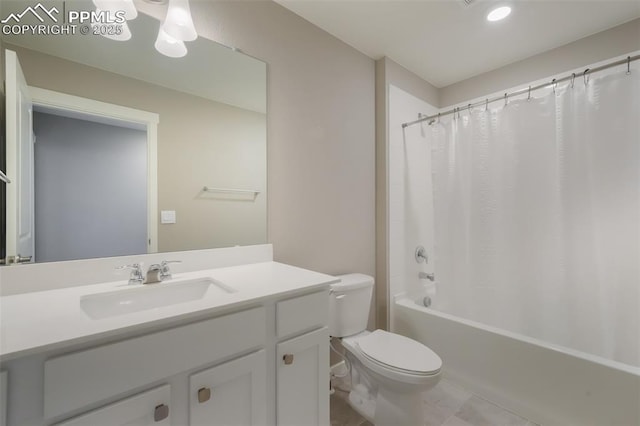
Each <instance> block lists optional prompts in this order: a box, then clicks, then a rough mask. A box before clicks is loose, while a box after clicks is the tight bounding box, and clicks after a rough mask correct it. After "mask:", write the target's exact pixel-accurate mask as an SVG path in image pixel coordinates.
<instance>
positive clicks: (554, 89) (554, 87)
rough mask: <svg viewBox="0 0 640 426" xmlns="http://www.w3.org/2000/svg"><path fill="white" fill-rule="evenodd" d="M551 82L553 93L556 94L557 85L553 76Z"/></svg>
mask: <svg viewBox="0 0 640 426" xmlns="http://www.w3.org/2000/svg"><path fill="white" fill-rule="evenodd" d="M551 84H552V85H553V94H554V95H555V94H556V87H558V83H557V82H556V79H555V78H554V79H553V80H551Z"/></svg>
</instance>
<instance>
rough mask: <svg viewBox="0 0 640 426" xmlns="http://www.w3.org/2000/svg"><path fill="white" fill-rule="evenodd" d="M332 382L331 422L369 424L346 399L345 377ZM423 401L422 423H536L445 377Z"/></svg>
mask: <svg viewBox="0 0 640 426" xmlns="http://www.w3.org/2000/svg"><path fill="white" fill-rule="evenodd" d="M334 386H335V387H336V392H335V393H334V394H333V395H332V396H331V426H373V425H372V424H371V423H369V422H368V421H367V420H366V419H364V418H363V417H362V416H360V415H359V414H358V413H357V412H355V411H354V410H353V409H352V408H351V407H350V406H349V404H348V403H347V398H348V392H347V391H346V390H347V389H348V381H347V380H340V379H334ZM338 388H340V389H344V390H338ZM423 403H424V413H425V423H424V426H537V425H536V424H535V423H533V422H530V421H528V420H527V419H525V418H523V417H520V416H518V415H517V414H514V413H512V412H510V411H507V410H505V409H504V408H502V407H499V406H497V405H495V404H493V403H492V402H489V401H487V400H485V399H482V398H480V397H478V396H476V395H474V394H472V393H471V392H468V391H466V390H464V389H463V388H461V387H460V386H458V385H456V384H454V383H452V382H451V381H449V380H445V379H442V380H440V382H439V383H438V385H436V387H434V388H433V389H430V390H429V391H427V392H425V394H424V401H423ZM416 426H418V425H416ZM420 426H422V425H420Z"/></svg>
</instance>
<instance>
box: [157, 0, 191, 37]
mask: <svg viewBox="0 0 640 426" xmlns="http://www.w3.org/2000/svg"><path fill="white" fill-rule="evenodd" d="M162 29H163V30H164V32H166V33H167V34H168V35H170V36H171V37H173V38H175V39H177V40H182V41H193V40H195V39H196V38H198V33H197V32H196V27H195V26H194V25H193V19H192V18H191V11H190V9H189V0H169V7H168V9H167V16H166V17H165V18H164V22H163V23H162Z"/></svg>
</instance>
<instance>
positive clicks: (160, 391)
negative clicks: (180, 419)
mask: <svg viewBox="0 0 640 426" xmlns="http://www.w3.org/2000/svg"><path fill="white" fill-rule="evenodd" d="M170 402H171V393H170V391H169V385H165V386H161V387H159V388H155V389H152V390H150V391H148V392H143V393H139V394H137V395H134V396H132V397H129V398H126V399H123V400H122V401H118V402H115V403H113V404H109V405H107V406H106V407H102V408H98V409H97V410H94V411H91V412H89V413H87V414H82V415H80V416H77V417H73V418H71V419H69V420H67V421H65V422H62V423H58V424H56V425H55V426H120V425H123V426H124V425H133V424H135V425H139V426H144V425H154V426H169V425H170V424H171V420H170V419H171V416H170V407H169V403H170Z"/></svg>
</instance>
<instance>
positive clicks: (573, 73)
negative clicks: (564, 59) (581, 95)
mask: <svg viewBox="0 0 640 426" xmlns="http://www.w3.org/2000/svg"><path fill="white" fill-rule="evenodd" d="M575 82H576V73H575V72H572V73H571V88H572V89H573V84H574V83H575Z"/></svg>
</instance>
